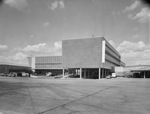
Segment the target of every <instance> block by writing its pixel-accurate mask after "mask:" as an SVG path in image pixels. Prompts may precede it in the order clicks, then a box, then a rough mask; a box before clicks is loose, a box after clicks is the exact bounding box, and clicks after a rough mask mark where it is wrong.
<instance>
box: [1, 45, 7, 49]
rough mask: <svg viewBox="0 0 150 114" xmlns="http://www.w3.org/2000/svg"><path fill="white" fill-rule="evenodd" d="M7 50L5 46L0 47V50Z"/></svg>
mask: <svg viewBox="0 0 150 114" xmlns="http://www.w3.org/2000/svg"><path fill="white" fill-rule="evenodd" d="M7 48H8V47H7V45H0V50H6V49H7Z"/></svg>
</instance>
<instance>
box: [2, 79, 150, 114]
mask: <svg viewBox="0 0 150 114" xmlns="http://www.w3.org/2000/svg"><path fill="white" fill-rule="evenodd" d="M149 99H150V80H149V79H132V78H113V79H101V80H94V79H50V78H29V77H22V78H21V77H0V114H150V108H149V107H150V100H149Z"/></svg>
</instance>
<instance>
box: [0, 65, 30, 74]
mask: <svg viewBox="0 0 150 114" xmlns="http://www.w3.org/2000/svg"><path fill="white" fill-rule="evenodd" d="M10 72H16V73H18V72H26V73H31V72H32V71H31V67H29V66H25V65H18V64H12V63H4V62H1V63H0V73H4V74H9V73H10Z"/></svg>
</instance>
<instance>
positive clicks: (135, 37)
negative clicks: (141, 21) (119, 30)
mask: <svg viewBox="0 0 150 114" xmlns="http://www.w3.org/2000/svg"><path fill="white" fill-rule="evenodd" d="M139 37H141V35H139V34H135V35H133V38H134V39H137V38H139Z"/></svg>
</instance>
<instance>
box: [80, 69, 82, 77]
mask: <svg viewBox="0 0 150 114" xmlns="http://www.w3.org/2000/svg"><path fill="white" fill-rule="evenodd" d="M81 78H82V68H80V79H81Z"/></svg>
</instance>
